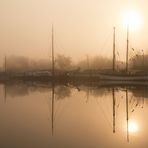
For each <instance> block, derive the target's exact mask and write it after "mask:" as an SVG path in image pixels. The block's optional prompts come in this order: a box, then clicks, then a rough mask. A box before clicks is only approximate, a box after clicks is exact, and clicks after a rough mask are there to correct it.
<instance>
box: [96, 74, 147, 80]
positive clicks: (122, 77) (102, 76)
mask: <svg viewBox="0 0 148 148" xmlns="http://www.w3.org/2000/svg"><path fill="white" fill-rule="evenodd" d="M99 77H100V79H101V80H113V81H148V76H136V75H135V76H132V75H107V74H100V75H99Z"/></svg>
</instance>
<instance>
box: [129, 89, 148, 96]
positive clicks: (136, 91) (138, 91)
mask: <svg viewBox="0 0 148 148" xmlns="http://www.w3.org/2000/svg"><path fill="white" fill-rule="evenodd" d="M130 91H131V92H132V94H133V96H134V97H138V98H139V97H144V98H148V93H147V91H148V88H147V87H145V86H143V87H142V86H141V87H134V88H131V89H130Z"/></svg>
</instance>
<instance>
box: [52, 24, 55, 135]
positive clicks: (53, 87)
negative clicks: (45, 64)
mask: <svg viewBox="0 0 148 148" xmlns="http://www.w3.org/2000/svg"><path fill="white" fill-rule="evenodd" d="M51 52H52V53H51V55H52V78H53V81H52V98H51V99H52V100H51V101H52V103H51V105H52V106H51V112H52V114H51V128H52V136H53V133H54V97H55V85H54V76H55V63H54V27H53V24H52V50H51Z"/></svg>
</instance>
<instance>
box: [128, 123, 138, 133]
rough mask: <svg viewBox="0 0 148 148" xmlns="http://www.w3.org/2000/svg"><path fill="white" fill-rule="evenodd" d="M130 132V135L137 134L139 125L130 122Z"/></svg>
mask: <svg viewBox="0 0 148 148" xmlns="http://www.w3.org/2000/svg"><path fill="white" fill-rule="evenodd" d="M128 131H129V132H130V133H136V132H137V131H138V124H137V123H136V122H130V123H129V126H128Z"/></svg>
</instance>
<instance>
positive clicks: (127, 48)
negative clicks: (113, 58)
mask: <svg viewBox="0 0 148 148" xmlns="http://www.w3.org/2000/svg"><path fill="white" fill-rule="evenodd" d="M128 52H129V25H127V47H126V73H128V67H129V65H128Z"/></svg>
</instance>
